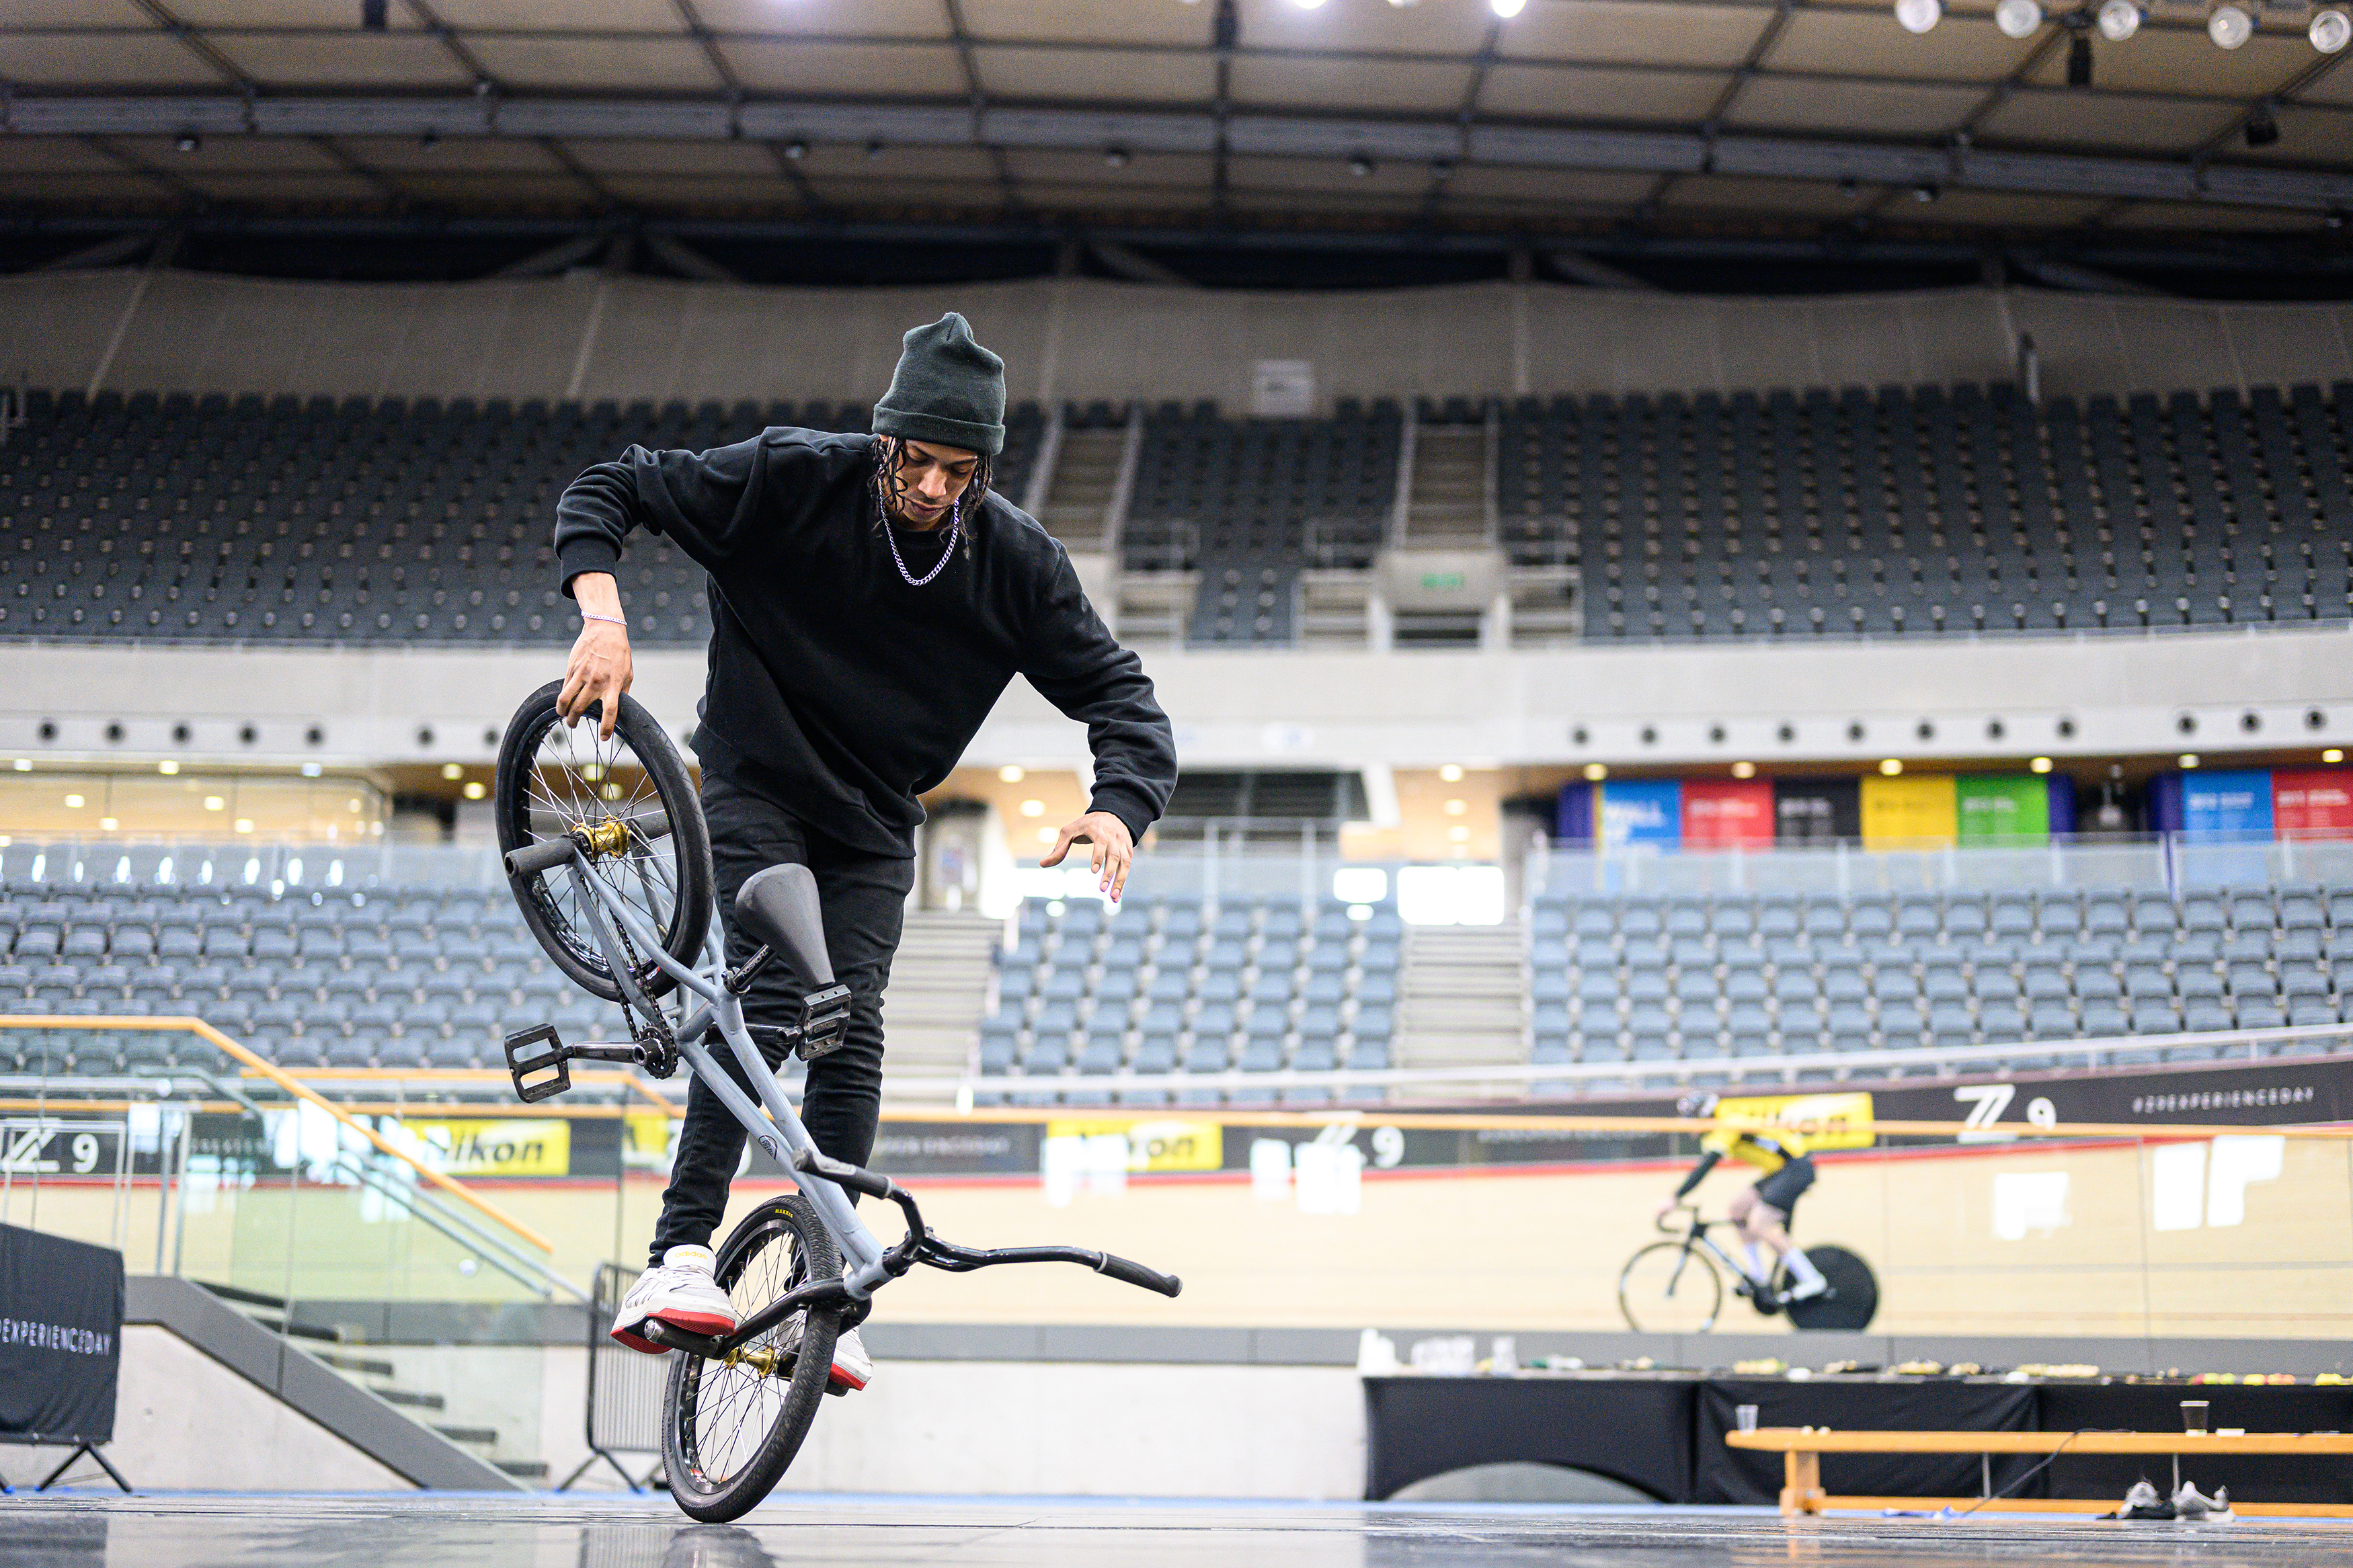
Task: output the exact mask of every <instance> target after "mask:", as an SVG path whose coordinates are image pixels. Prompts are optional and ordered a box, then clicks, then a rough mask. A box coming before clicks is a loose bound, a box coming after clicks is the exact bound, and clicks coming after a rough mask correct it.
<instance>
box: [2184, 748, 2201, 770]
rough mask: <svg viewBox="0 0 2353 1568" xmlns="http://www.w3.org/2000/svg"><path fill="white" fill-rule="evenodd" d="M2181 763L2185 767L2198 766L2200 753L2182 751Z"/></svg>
mask: <svg viewBox="0 0 2353 1568" xmlns="http://www.w3.org/2000/svg"><path fill="white" fill-rule="evenodd" d="M2181 765H2182V766H2183V767H2185V768H2194V767H2196V766H2197V765H2198V753H2197V752H2182V753H2181Z"/></svg>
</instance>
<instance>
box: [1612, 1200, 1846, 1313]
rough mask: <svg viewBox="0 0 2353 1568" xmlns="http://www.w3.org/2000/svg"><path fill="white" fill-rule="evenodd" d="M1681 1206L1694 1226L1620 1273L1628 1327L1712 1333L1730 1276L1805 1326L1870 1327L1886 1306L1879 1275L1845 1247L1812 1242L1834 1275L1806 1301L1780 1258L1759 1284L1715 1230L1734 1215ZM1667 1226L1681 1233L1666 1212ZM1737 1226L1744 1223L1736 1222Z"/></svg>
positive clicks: (1760, 1308) (1817, 1260)
mask: <svg viewBox="0 0 2353 1568" xmlns="http://www.w3.org/2000/svg"><path fill="white" fill-rule="evenodd" d="M1681 1212H1683V1213H1684V1214H1687V1215H1690V1216H1691V1219H1690V1225H1689V1226H1688V1228H1685V1229H1683V1234H1682V1235H1680V1236H1675V1237H1674V1238H1673V1239H1672V1240H1668V1241H1653V1242H1649V1243H1646V1244H1645V1245H1643V1246H1641V1247H1637V1248H1636V1249H1635V1251H1634V1256H1633V1257H1631V1258H1628V1259H1627V1260H1626V1267H1625V1268H1622V1269H1620V1271H1619V1274H1618V1310H1620V1312H1622V1313H1624V1314H1625V1318H1626V1326H1627V1327H1628V1328H1630V1329H1633V1330H1635V1331H1638V1332H1643V1333H1683V1334H1704V1333H1706V1332H1708V1331H1711V1330H1713V1329H1714V1328H1715V1321H1716V1317H1717V1315H1718V1314H1720V1313H1721V1312H1722V1311H1723V1310H1724V1296H1725V1279H1727V1278H1728V1279H1731V1280H1732V1282H1733V1283H1732V1287H1731V1289H1732V1293H1733V1294H1734V1295H1736V1296H1745V1297H1746V1298H1747V1299H1748V1304H1749V1305H1750V1306H1752V1307H1754V1308H1756V1309H1757V1312H1758V1313H1759V1314H1760V1315H1762V1316H1765V1317H1770V1316H1772V1315H1773V1314H1774V1313H1776V1312H1781V1311H1786V1312H1788V1315H1789V1321H1790V1323H1791V1324H1792V1325H1794V1326H1795V1327H1797V1328H1800V1329H1845V1330H1849V1331H1854V1330H1861V1329H1865V1328H1868V1327H1870V1325H1871V1320H1872V1319H1873V1317H1874V1316H1876V1315H1877V1313H1878V1311H1879V1280H1878V1278H1877V1277H1876V1276H1875V1275H1873V1273H1872V1271H1871V1265H1870V1264H1868V1263H1865V1262H1864V1261H1863V1260H1862V1258H1859V1257H1857V1256H1856V1255H1855V1254H1853V1253H1852V1252H1850V1251H1848V1250H1847V1249H1846V1248H1845V1247H1832V1246H1827V1245H1816V1246H1810V1247H1807V1248H1806V1257H1807V1258H1810V1260H1812V1262H1813V1265H1814V1267H1815V1268H1819V1269H1820V1270H1821V1274H1822V1278H1823V1279H1827V1280H1829V1281H1830V1287H1831V1288H1830V1289H1828V1290H1826V1291H1824V1292H1823V1293H1822V1294H1821V1295H1820V1296H1815V1297H1811V1298H1810V1299H1808V1300H1803V1301H1792V1300H1788V1290H1789V1287H1790V1284H1791V1283H1792V1282H1791V1280H1790V1279H1789V1276H1788V1268H1787V1266H1786V1265H1784V1264H1782V1263H1780V1262H1778V1261H1777V1262H1776V1263H1775V1264H1774V1266H1773V1275H1772V1279H1771V1280H1770V1282H1769V1283H1767V1284H1766V1285H1763V1286H1759V1285H1758V1284H1757V1282H1756V1281H1755V1280H1753V1279H1749V1278H1748V1273H1747V1270H1746V1269H1745V1268H1741V1266H1740V1263H1739V1261H1738V1260H1737V1259H1736V1258H1734V1257H1733V1255H1732V1254H1731V1253H1730V1252H1729V1251H1727V1250H1726V1249H1725V1247H1724V1246H1723V1244H1722V1243H1720V1242H1718V1241H1717V1240H1716V1239H1715V1237H1713V1236H1711V1235H1709V1234H1708V1233H1709V1232H1710V1231H1713V1230H1715V1229H1717V1228H1718V1227H1720V1226H1734V1225H1735V1222H1733V1221H1731V1220H1728V1219H1702V1218H1701V1217H1700V1214H1699V1210H1698V1208H1696V1207H1695V1206H1694V1205H1689V1204H1685V1205H1682V1206H1681ZM1658 1224H1659V1228H1660V1229H1661V1230H1663V1231H1666V1232H1668V1233H1669V1234H1670V1236H1673V1234H1674V1231H1675V1230H1676V1228H1677V1227H1676V1226H1672V1225H1670V1224H1669V1223H1668V1221H1667V1220H1666V1218H1664V1217H1663V1216H1662V1218H1661V1219H1660V1220H1659V1222H1658ZM1735 1228H1737V1227H1736V1226H1735Z"/></svg>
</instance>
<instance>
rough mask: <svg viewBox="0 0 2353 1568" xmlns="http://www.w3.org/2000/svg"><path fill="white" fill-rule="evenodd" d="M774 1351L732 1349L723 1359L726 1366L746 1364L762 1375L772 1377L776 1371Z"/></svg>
mask: <svg viewBox="0 0 2353 1568" xmlns="http://www.w3.org/2000/svg"><path fill="white" fill-rule="evenodd" d="M776 1361H777V1356H776V1352H775V1351H773V1350H756V1351H747V1350H732V1351H729V1352H727V1354H726V1356H725V1357H724V1359H723V1364H725V1365H728V1366H748V1367H750V1368H751V1369H752V1370H753V1371H754V1372H756V1373H759V1374H760V1375H761V1376H762V1377H773V1376H775V1375H776Z"/></svg>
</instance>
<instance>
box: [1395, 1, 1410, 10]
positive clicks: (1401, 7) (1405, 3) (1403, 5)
mask: <svg viewBox="0 0 2353 1568" xmlns="http://www.w3.org/2000/svg"><path fill="white" fill-rule="evenodd" d="M1389 4H1390V5H1394V6H1396V7H1397V8H1398V10H1400V11H1402V10H1404V9H1405V8H1406V7H1407V6H1409V5H1412V4H1413V0H1389Z"/></svg>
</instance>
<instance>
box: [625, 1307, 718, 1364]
mask: <svg viewBox="0 0 2353 1568" xmlns="http://www.w3.org/2000/svg"><path fill="white" fill-rule="evenodd" d="M654 1318H655V1320H656V1321H659V1322H664V1323H667V1324H669V1325H670V1327H671V1328H673V1329H677V1330H678V1331H681V1333H689V1334H707V1335H712V1336H716V1335H719V1334H732V1333H733V1332H734V1331H735V1325H734V1324H733V1323H732V1322H730V1321H727V1320H726V1319H725V1318H722V1317H719V1316H717V1315H716V1314H714V1313H711V1312H657V1313H655V1314H654ZM610 1337H611V1338H612V1339H613V1341H614V1342H617V1343H619V1344H625V1345H627V1346H628V1347H629V1348H630V1349H631V1350H633V1351H643V1352H645V1353H646V1354H648V1355H667V1354H669V1353H670V1352H669V1350H668V1348H667V1347H666V1346H662V1345H658V1344H655V1343H654V1342H652V1341H650V1340H649V1339H647V1338H645V1337H644V1336H643V1335H641V1334H639V1333H638V1332H636V1331H634V1330H630V1329H618V1328H617V1329H615V1330H614V1331H612V1334H611V1336H610Z"/></svg>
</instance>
